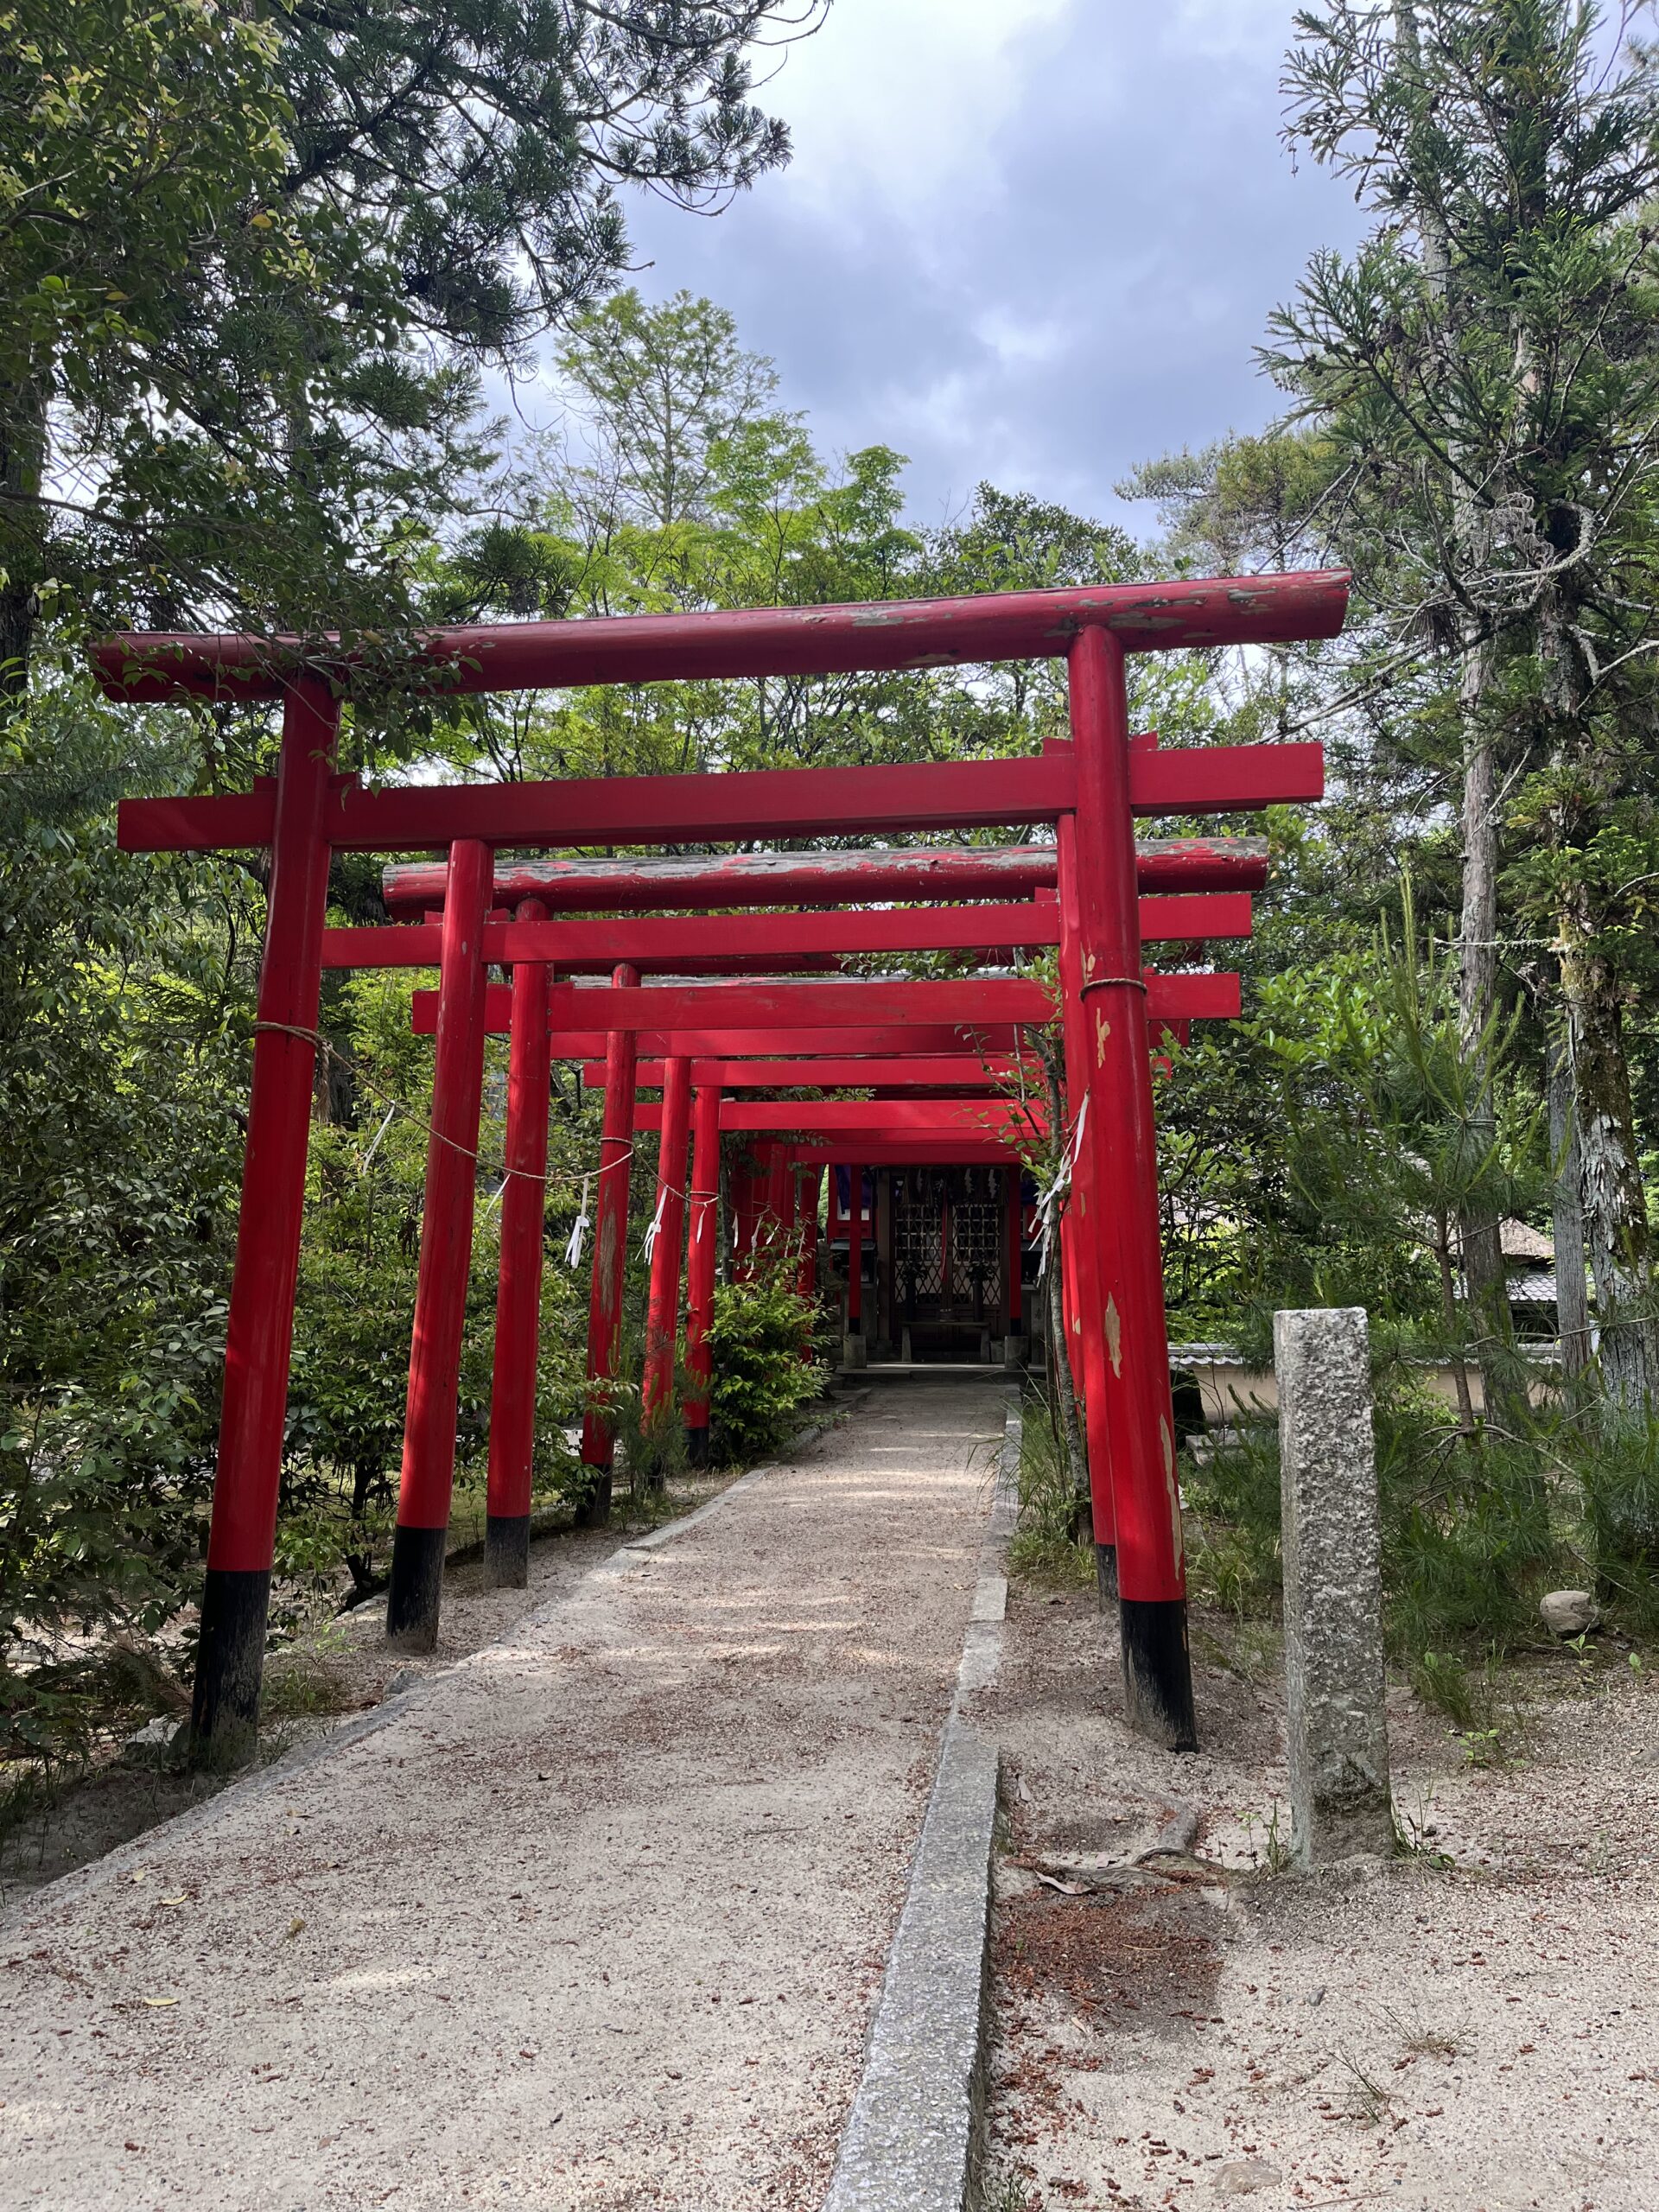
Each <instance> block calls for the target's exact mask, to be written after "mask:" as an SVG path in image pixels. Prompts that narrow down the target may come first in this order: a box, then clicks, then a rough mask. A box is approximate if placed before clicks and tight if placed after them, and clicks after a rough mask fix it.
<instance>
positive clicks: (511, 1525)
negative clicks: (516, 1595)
mask: <svg viewBox="0 0 1659 2212" xmlns="http://www.w3.org/2000/svg"><path fill="white" fill-rule="evenodd" d="M484 1587H485V1588H486V1590H527V1589H528V1588H529V1587H530V1516H529V1514H528V1513H492V1514H491V1515H490V1516H488V1517H487V1519H486V1521H485V1523H484Z"/></svg>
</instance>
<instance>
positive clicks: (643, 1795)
mask: <svg viewBox="0 0 1659 2212" xmlns="http://www.w3.org/2000/svg"><path fill="white" fill-rule="evenodd" d="M1004 1403H1005V1393H1004V1391H1003V1389H1001V1387H1000V1386H999V1385H998V1384H995V1383H990V1382H988V1381H986V1380H984V1379H982V1378H980V1377H977V1376H973V1375H964V1376H959V1377H954V1378H949V1379H947V1380H944V1381H940V1382H932V1381H929V1380H927V1379H925V1378H922V1377H909V1378H904V1379H900V1380H897V1381H894V1382H891V1383H889V1382H880V1383H877V1384H875V1385H874V1387H873V1389H872V1391H871V1395H870V1397H869V1399H868V1402H866V1403H865V1404H864V1405H863V1406H862V1407H861V1409H860V1410H859V1412H858V1413H857V1414H855V1416H854V1417H853V1418H852V1419H851V1420H850V1421H849V1422H847V1423H846V1424H845V1425H844V1426H842V1427H839V1428H837V1429H836V1430H834V1431H832V1432H829V1433H826V1434H824V1435H823V1436H821V1437H820V1438H819V1439H818V1440H816V1441H815V1442H814V1443H812V1444H811V1445H810V1446H807V1447H805V1448H804V1449H801V1450H798V1451H797V1452H795V1453H794V1454H793V1455H792V1456H791V1459H789V1460H788V1461H787V1462H786V1463H785V1464H783V1465H779V1466H778V1467H777V1468H774V1469H772V1470H770V1471H767V1472H766V1473H765V1474H763V1475H761V1476H760V1477H759V1478H756V1479H755V1480H753V1481H752V1482H751V1483H749V1484H747V1485H745V1486H744V1487H743V1488H741V1489H740V1490H736V1491H733V1493H732V1494H731V1496H729V1497H727V1498H726V1499H725V1500H724V1501H723V1502H722V1503H721V1505H720V1507H719V1509H718V1510H717V1511H715V1513H714V1514H712V1515H711V1516H709V1518H708V1519H707V1520H705V1521H704V1522H702V1523H700V1524H699V1525H698V1526H697V1527H696V1528H693V1529H688V1530H685V1531H684V1532H683V1533H682V1534H680V1535H677V1536H676V1537H675V1538H674V1539H673V1540H672V1541H671V1542H669V1543H667V1544H666V1545H664V1547H663V1548H661V1549H659V1550H657V1551H654V1552H652V1553H649V1554H644V1555H639V1554H635V1555H632V1558H631V1560H629V1561H628V1562H627V1563H626V1565H622V1566H620V1567H612V1566H611V1565H609V1564H607V1565H603V1566H601V1567H598V1568H597V1569H596V1570H594V1571H592V1572H590V1573H588V1574H587V1575H586V1576H583V1577H580V1578H579V1579H573V1580H572V1582H571V1583H570V1584H569V1585H568V1586H564V1587H563V1589H562V1591H561V1592H556V1594H555V1597H554V1600H553V1602H551V1603H550V1604H543V1606H542V1607H541V1609H540V1610H539V1611H538V1612H537V1613H536V1614H535V1615H533V1616H531V1617H530V1618H526V1619H524V1620H523V1621H521V1622H519V1623H518V1625H517V1626H516V1627H512V1628H511V1629H510V1630H508V1632H507V1633H506V1634H505V1635H504V1636H503V1637H501V1638H500V1639H499V1640H498V1641H497V1642H495V1643H490V1644H486V1645H484V1646H483V1647H481V1648H480V1649H478V1650H476V1651H475V1652H474V1653H473V1654H472V1656H469V1657H464V1658H462V1659H461V1661H460V1662H459V1663H457V1664H454V1665H452V1666H450V1667H449V1668H448V1669H447V1670H444V1671H442V1672H440V1673H439V1674H438V1675H436V1678H435V1680H433V1681H431V1682H429V1684H427V1685H426V1686H424V1687H423V1688H417V1689H416V1690H414V1691H413V1692H412V1693H410V1694H409V1695H408V1696H407V1697H404V1698H399V1699H397V1700H394V1701H393V1702H392V1703H391V1704H390V1705H389V1706H388V1707H387V1712H386V1715H385V1719H384V1720H383V1721H382V1723H381V1725H380V1726H378V1727H377V1728H376V1729H374V1730H373V1732H371V1733H367V1734H365V1735H361V1736H359V1738H357V1740H355V1741H344V1740H343V1741H341V1742H340V1743H339V1744H337V1745H334V1746H332V1747H330V1748H329V1749H328V1750H327V1755H326V1756H323V1757H321V1758H309V1759H308V1760H304V1761H302V1763H301V1764H298V1765H296V1766H290V1767H289V1769H287V1770H284V1769H283V1768H281V1767H278V1768H277V1769H274V1770H270V1772H268V1773H267V1774H265V1775H264V1776H262V1777H256V1778H255V1779H254V1780H253V1781H252V1782H251V1783H247V1784H245V1785H244V1786H242V1787H240V1788H237V1789H231V1790H228V1791H226V1793H225V1794H224V1795H223V1796H220V1797H219V1798H218V1799H217V1800H215V1801H214V1802H213V1803H212V1804H210V1805H208V1806H207V1807H205V1808H201V1810H200V1812H198V1813H196V1814H194V1815H191V1816H190V1817H189V1818H188V1820H187V1821H185V1822H184V1823H182V1824H180V1825H178V1826H175V1827H172V1828H167V1829H162V1830H159V1831H157V1832H156V1834H155V1835H154V1836H153V1837H151V1838H148V1839H141V1840H139V1841H138V1842H137V1843H136V1844H133V1845H131V1846H129V1847H126V1848H125V1849H124V1850H123V1851H120V1852H118V1853H116V1854H114V1856H113V1857H112V1858H111V1859H105V1860H103V1861H100V1862H99V1864H98V1865H97V1866H92V1867H89V1868H87V1869H86V1871H85V1872H82V1873H80V1874H79V1875H75V1876H72V1877H70V1878H69V1879H68V1880H67V1881H65V1882H63V1883H60V1884H59V1885H56V1886H55V1887H54V1888H51V1889H48V1890H44V1891H39V1892H38V1893H37V1894H36V1895H35V1896H34V1897H32V1898H27V1899H24V1900H23V1901H22V1903H21V1904H19V1905H18V1906H17V1907H16V1909H15V1910H12V1911H11V1912H10V1913H9V1914H8V1915H7V1916H6V1918H5V1919H4V1921H3V1922H0V1960H3V1967H4V1975H3V1984H0V1986H3V1991H4V1996H3V2006H0V2173H3V2176H4V2179H3V2183H0V2198H3V2202H4V2203H5V2205H6V2206H7V2208H8V2212H10V2208H11V2207H13V2206H16V2207H17V2208H20V2212H21V2208H24V2207H33V2206H50V2207H51V2208H53V2212H94V2208H97V2212H105V2208H115V2207H119V2208H121V2212H149V2208H152V2207H162V2206H166V2207H168V2208H188V2207H190V2206H196V2205H201V2206H206V2205H212V2206H213V2208H215V2212H244V2208H245V2209H246V2212H255V2208H257V2212H334V2208H345V2207H351V2208H353V2212H355V2208H358V2207H360V2206H363V2205H366V2204H373V2203H389V2204H391V2206H392V2207H393V2208H394V2212H397V2208H407V2212H438V2208H440V2207H442V2208H443V2212H454V2208H455V2207H457V2206H462V2205H476V2206H479V2207H488V2206H503V2207H505V2206H508V2205H511V2206H512V2207H514V2208H542V2207H546V2208H556V2212H564V2209H565V2208H580V2212H636V2208H640V2207H644V2206H648V2205H649V2206H656V2205H667V2206H674V2207H681V2208H684V2212H809V2209H810V2208H816V2207H817V2205H818V2204H820V2203H821V2202H822V2200H823V2191H824V2189H825V2187H826V2186H827V2183H828V2180H829V2171H830V2167H831V2164H832V2163H833V2159H834V2155H835V2150H836V2143H837V2141H838V2139H839V2134H840V2130H841V2126H842V2120H843V2118H844V2114H845V2112H846V2108H847V2106H848V2104H849V2101H850V2098H851V2095H852V2092H853V2090H854V2088H855V2085H856V2082H857V2079H858V2075H859V2072H860V2069H861V2063H862V2054H863V2046H864V2040H865V2037H866V2034H867V2032H868V2024H869V2019H870V2016H871V2012H872V2009H873V2005H874V1998H875V1994H876V1992H877V1989H878V1986H879V1984H880V1976H881V1974H882V1970H883V1967H884V1966H885V1962H886V1959H887V1950H888V1948H889V1945H890V1942H891V1939H892V1933H893V1926H894V1924H895V1923H896V1920H897V1916H898V1911H899V1905H900V1904H901V1902H902V1898H903V1894H904V1890H905V1885H906V1877H907V1873H908V1867H909V1861H910V1858H911V1854H912V1849H913V1847H914V1842H915V1838H916V1834H917V1833H918V1828H919V1825H920V1821H921V1816H922V1813H923V1811H924V1809H925V1803H926V1799H927V1794H928V1791H929V1789H930V1786H931V1781H932V1776H933V1768H934V1763H935V1756H936V1750H937V1744H938V1731H939V1728H940V1726H941V1724H942V1721H943V1719H944V1713H945V1711H946V1709H947V1707H948V1706H949V1703H950V1697H951V1693H952V1687H953V1683H954V1680H955V1675H956V1670H957V1662H958V1659H959V1657H960V1654H961V1649H962V1641H963V1629H964V1625H965V1622H966V1619H967V1616H968V1612H969V1606H970V1604H971V1600H972V1593H973V1589H974V1586H975V1581H976V1569H977V1563H978V1554H979V1547H980V1543H981V1541H982V1534H983V1529H984V1524H985V1517H986V1514H987V1511H988V1504H989V1499H990V1493H991V1484H992V1478H993V1475H994V1471H995V1453H996V1449H997V1446H998V1445H999V1444H1000V1441H1001V1433H1002V1423H1003V1409H1004Z"/></svg>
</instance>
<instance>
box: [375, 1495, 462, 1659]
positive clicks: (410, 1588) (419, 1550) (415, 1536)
mask: <svg viewBox="0 0 1659 2212" xmlns="http://www.w3.org/2000/svg"><path fill="white" fill-rule="evenodd" d="M448 1533H449V1532H448V1529H405V1528H404V1526H403V1524H402V1523H401V1522H399V1524H398V1528H397V1534H396V1535H395V1536H393V1538H392V1540H391V1585H390V1586H389V1587H388V1589H387V1591H386V1641H387V1643H395V1644H396V1645H397V1649H399V1650H400V1651H430V1650H432V1649H434V1648H435V1645H436V1643H437V1641H438V1608H439V1606H440V1605H441V1604H442V1599H443V1552H444V1545H445V1542H446V1541H447V1539H448Z"/></svg>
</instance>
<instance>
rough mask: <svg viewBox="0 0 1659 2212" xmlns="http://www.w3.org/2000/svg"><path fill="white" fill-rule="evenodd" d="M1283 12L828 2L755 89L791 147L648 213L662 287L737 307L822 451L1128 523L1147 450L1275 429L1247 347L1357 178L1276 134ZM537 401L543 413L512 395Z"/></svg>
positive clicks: (652, 292) (1095, 3)
mask: <svg viewBox="0 0 1659 2212" xmlns="http://www.w3.org/2000/svg"><path fill="white" fill-rule="evenodd" d="M1293 4H1294V0H834V4H833V6H832V7H831V9H830V11H829V21H828V23H827V24H826V26H825V28H824V29H823V30H821V31H820V32H819V33H818V34H817V36H816V37H814V38H812V39H810V40H809V41H806V42H805V43H804V44H803V45H801V46H799V47H798V48H795V49H794V50H793V51H792V52H791V54H789V55H788V58H787V60H785V64H784V66H783V67H782V69H781V71H780V72H779V74H778V76H777V78H776V79H775V81H774V82H773V83H772V86H770V88H769V89H768V91H767V92H766V94H765V95H764V97H765V98H766V100H767V102H768V103H769V105H771V106H772V110H773V111H775V112H777V113H779V114H781V115H782V116H784V117H785V119H786V120H787V121H788V123H789V124H790V127H791V131H792V133H793V136H794V140H795V158H794V161H793V162H792V164H791V167H790V168H789V169H788V170H787V171H785V173H784V174H783V175H780V176H774V177H771V178H767V179H766V180H764V181H762V182H761V183H760V185H759V186H758V187H757V188H755V189H754V190H753V192H752V193H750V194H747V196H746V197H744V198H743V199H741V200H739V201H738V202H737V203H736V204H735V205H734V207H731V208H730V209H729V210H728V212H727V213H724V214H722V215H721V216H720V217H719V218H718V219H716V220H712V221H711V220H708V219H700V218H697V217H694V216H688V215H686V214H684V213H681V212H679V211H677V210H674V209H671V208H668V207H663V206H661V205H660V204H658V203H653V202H651V201H649V200H647V201H644V202H643V203H641V204H639V205H638V206H637V207H636V208H635V210H634V213H633V217H632V221H633V235H634V239H635V245H636V250H637V251H638V252H639V256H640V257H641V258H642V259H645V260H648V261H649V263H650V264H651V265H650V266H649V267H648V268H646V269H645V270H643V271H642V273H641V275H640V277H639V284H640V287H641V289H643V290H644V291H645V292H646V293H647V295H649V296H660V295H662V294H665V293H668V292H671V291H673V290H674V289H677V287H679V286H682V285H683V286H686V287H688V288H690V289H691V290H693V291H696V292H704V293H707V294H708V295H709V296H710V297H711V298H713V299H715V300H718V301H720V302H722V303H723V304H724V305H726V306H728V307H729V308H732V309H733V311H734V313H735V314H736V315H737V317H738V320H739V324H740V327H741V331H742V334H743V337H744V340H745V342H746V343H747V344H748V345H749V346H753V347H754V348H755V349H757V350H758V351H760V352H762V353H769V354H771V355H772V357H773V358H774V359H775V360H776V361H777V363H778V365H779V369H780V370H781V372H782V374H783V380H784V390H783V397H784V399H785V404H788V405H791V406H793V407H798V408H804V410H806V411H807V413H808V416H809V417H810V424H811V428H812V430H813V433H814V435H815V437H816V438H817V442H818V443H819V444H820V446H821V447H822V448H826V449H828V450H829V451H832V452H844V451H849V450H851V449H853V448H856V447H858V446H861V445H867V444H874V443H877V442H882V443H887V444H890V445H894V446H897V447H898V448H899V449H900V450H901V451H903V452H905V453H907V454H910V455H911V456H912V467H911V469H910V473H909V476H908V479H907V486H908V491H909V494H910V500H911V505H912V512H913V513H914V514H915V515H916V516H917V517H918V518H920V519H924V520H932V519H936V518H940V517H942V516H943V515H944V513H946V512H950V511H951V510H952V509H953V508H955V507H956V506H957V505H960V503H961V502H962V501H963V499H964V498H965V497H966V496H967V495H968V494H969V493H971V491H972V488H973V486H974V485H975V483H976V482H977V481H978V480H980V479H981V478H989V479H990V480H993V481H995V482H996V483H998V484H1000V485H1001V486H1005V487H1006V488H1008V489H1023V490H1028V491H1033V492H1036V493H1041V494H1042V495H1044V496H1046V497H1050V498H1053V499H1061V500H1064V501H1065V502H1067V503H1068V504H1070V505H1073V506H1076V507H1079V508H1082V509H1084V510H1086V511H1088V512H1094V513H1096V514H1101V515H1116V516H1119V517H1122V518H1124V519H1128V517H1127V516H1124V514H1123V510H1122V508H1121V507H1119V506H1118V505H1117V503H1116V500H1115V499H1114V496H1113V490H1112V487H1113V486H1114V484H1115V483H1116V481H1117V480H1119V479H1120V478H1121V477H1122V474H1123V473H1124V472H1125V470H1126V469H1127V468H1128V467H1129V466H1130V465H1131V464H1133V463H1134V462H1135V461H1138V460H1141V459H1145V458H1150V457H1152V456H1154V455H1155V454H1160V453H1162V452H1165V451H1167V450H1169V449H1171V448H1179V446H1181V445H1183V444H1192V445H1198V444H1202V443H1204V442H1206V441H1207V440H1209V439H1211V438H1214V437H1217V436H1218V435H1221V434H1222V433H1224V432H1225V431H1226V430H1228V429H1251V428H1255V427H1256V426H1259V425H1260V424H1261V423H1263V422H1265V421H1266V420H1268V418H1269V416H1271V414H1272V413H1273V411H1274V397H1275V396H1274V392H1273V390H1272V388H1271V387H1270V386H1269V385H1267V384H1266V383H1265V382H1264V381H1263V380H1262V378H1260V377H1258V376H1257V374H1256V373H1255V368H1254V366H1253V363H1252V359H1251V352H1250V349H1251V347H1252V346H1253V345H1254V344H1255V343H1256V342H1257V341H1258V340H1260V338H1261V337H1262V332H1263V324H1264V320H1265V317H1266V315H1267V312H1268V308H1270V307H1271V306H1272V305H1273V304H1274V302H1276V301H1278V300H1280V299H1281V298H1283V297H1285V296H1287V295H1288V293H1289V292H1290V291H1291V289H1292V288H1293V286H1294V283H1295V279H1296V277H1297V274H1298V272H1299V270H1300V269H1301V267H1302V265H1303V264H1304V262H1305V260H1306V257H1307V255H1308V254H1309V252H1310V251H1312V250H1313V248H1314V247H1316V246H1318V245H1322V244H1327V243H1328V244H1335V245H1342V244H1346V243H1348V242H1350V241H1351V239H1352V238H1354V237H1356V236H1357V232H1358V229H1359V225H1360V219H1359V216H1358V213H1357V210H1356V209H1355V208H1354V207H1353V205H1352V201H1351V197H1350V196H1349V194H1347V193H1346V192H1345V191H1344V188H1342V187H1341V186H1340V185H1339V184H1337V183H1335V182H1334V181H1332V179H1331V178H1330V177H1329V176H1328V175H1325V174H1324V173H1323V172H1320V171H1318V170H1315V169H1313V168H1309V167H1307V166H1306V164H1304V165H1303V166H1302V168H1300V172H1299V171H1298V170H1297V169H1295V168H1293V165H1292V162H1291V159H1290V156H1288V154H1287V152H1286V151H1285V149H1284V148H1283V147H1282V146H1281V143H1280V140H1279V135H1278V134H1279V129H1280V124H1281V106H1282V102H1281V95H1280V92H1279V88H1278V79H1279V70H1280V65H1281V59H1282V54H1283V50H1284V48H1285V47H1286V45H1287V40H1288V33H1289V26H1290V22H1291V16H1292V9H1293ZM521 404H525V405H526V410H527V411H529V410H532V409H534V407H535V405H536V402H535V399H534V397H532V396H531V394H528V393H527V394H524V397H523V401H522V402H521Z"/></svg>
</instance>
